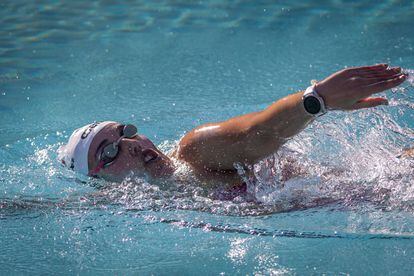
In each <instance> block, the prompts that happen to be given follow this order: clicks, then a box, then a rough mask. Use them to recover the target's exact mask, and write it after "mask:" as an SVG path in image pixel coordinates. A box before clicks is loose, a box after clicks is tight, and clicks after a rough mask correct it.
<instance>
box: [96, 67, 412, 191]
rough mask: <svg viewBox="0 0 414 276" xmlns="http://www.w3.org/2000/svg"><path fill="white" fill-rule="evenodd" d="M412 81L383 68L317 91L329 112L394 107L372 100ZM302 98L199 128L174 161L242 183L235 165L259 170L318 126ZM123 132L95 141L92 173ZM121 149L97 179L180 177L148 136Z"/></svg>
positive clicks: (107, 131)
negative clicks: (258, 166) (261, 163)
mask: <svg viewBox="0 0 414 276" xmlns="http://www.w3.org/2000/svg"><path fill="white" fill-rule="evenodd" d="M406 77H407V76H406V75H405V74H403V73H401V69H400V68H398V67H394V68H389V67H388V66H387V65H386V64H378V65H373V66H364V67H355V68H349V69H344V70H341V71H339V72H337V73H335V74H333V75H331V76H329V77H328V78H326V79H324V80H322V81H320V82H318V83H317V84H316V87H315V88H316V91H317V92H318V94H319V95H320V96H321V97H322V98H323V99H324V101H325V103H326V106H327V108H328V109H330V110H356V109H360V108H371V107H375V106H378V105H386V104H388V102H387V100H386V99H384V98H379V97H372V95H374V94H376V93H379V92H382V91H385V90H387V89H390V88H393V87H396V86H398V85H400V84H401V83H402V82H404V81H405V79H406ZM302 95H303V92H298V93H295V94H292V95H288V96H286V97H284V98H282V99H280V100H278V101H276V102H275V103H273V104H272V105H270V106H269V107H268V108H266V109H264V110H262V111H259V112H254V113H250V114H245V115H242V116H239V117H234V118H231V119H229V120H227V121H223V122H219V123H209V124H205V125H202V126H199V127H197V128H195V129H193V130H192V131H190V132H189V133H187V134H186V135H185V136H184V137H183V138H182V139H181V141H180V142H179V145H178V148H177V149H176V150H175V152H174V153H173V156H174V157H175V158H177V159H179V160H182V161H185V162H186V163H187V164H189V165H190V166H191V167H192V168H193V169H194V171H195V172H196V173H197V174H198V175H199V176H200V177H201V178H204V179H220V180H221V181H224V182H226V183H229V184H235V183H240V179H239V178H238V175H237V172H236V169H235V167H234V164H235V163H241V164H254V163H256V162H257V161H259V160H261V159H263V158H265V157H267V156H269V155H270V154H272V153H274V152H276V151H277V150H278V149H279V147H280V146H281V145H283V144H284V143H285V142H286V141H287V139H289V138H291V137H293V136H294V135H296V134H298V133H299V132H300V131H302V130H303V129H304V128H305V127H306V126H307V125H308V124H309V123H311V122H312V121H313V120H314V117H313V116H312V115H309V114H308V113H307V112H306V111H305V109H304V107H303V102H302ZM120 127H121V126H120V125H119V124H113V125H108V126H106V127H105V128H104V129H103V130H102V131H101V132H100V133H99V134H98V135H97V136H96V137H95V138H94V141H93V142H92V145H91V147H90V149H89V157H88V158H89V167H90V168H95V167H96V166H97V164H98V156H99V153H100V150H101V149H102V146H105V145H106V144H108V143H110V142H113V141H115V140H117V139H118V138H119V137H120ZM119 147H120V153H119V154H118V156H117V157H116V159H115V160H114V162H112V163H111V164H110V165H108V166H107V167H105V168H103V169H102V170H100V171H99V173H98V174H97V176H99V177H102V178H106V179H110V180H121V179H122V178H124V177H125V176H126V175H128V173H130V172H131V171H132V172H136V173H142V172H144V173H145V174H147V175H149V176H151V177H155V178H159V177H166V176H169V175H171V174H172V173H173V172H174V167H173V163H172V161H171V159H170V157H168V156H166V155H165V154H163V153H162V152H161V151H160V150H158V149H157V148H156V147H155V146H154V145H153V144H152V143H151V142H150V141H149V140H148V139H147V138H146V137H144V136H141V135H140V136H138V135H137V136H135V137H133V138H132V139H127V138H123V139H121V142H120V144H119Z"/></svg>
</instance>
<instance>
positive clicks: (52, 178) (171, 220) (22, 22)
mask: <svg viewBox="0 0 414 276" xmlns="http://www.w3.org/2000/svg"><path fill="white" fill-rule="evenodd" d="M0 6H1V9H0V15H1V17H0V22H1V24H0V117H1V121H0V274H2V275H3V274H4V275H6V274H25V273H32V274H117V275H118V274H121V275H127V274H144V275H145V274H160V275H167V274H168V275H171V274H180V275H181V274H184V275H190V274H207V275H217V274H221V275H233V274H257V275H260V274H266V275H273V274H288V275H291V274H299V275H301V274H323V273H325V274H334V275H338V274H354V275H355V274H356V275H378V274H396V275H403V274H411V273H412V271H413V269H414V265H413V261H414V216H413V212H414V180H413V168H414V160H413V159H410V158H396V156H397V155H399V154H400V153H401V151H402V149H403V148H405V147H410V146H413V144H414V143H413V141H414V139H413V138H414V132H413V130H412V129H413V128H414V120H413V114H414V113H413V108H414V105H413V97H412V92H413V90H412V86H410V84H409V83H407V84H405V85H404V87H406V89H405V90H404V89H398V90H395V91H394V92H391V91H390V92H388V93H387V97H388V98H389V100H390V106H387V107H380V108H376V109H373V110H365V111H358V112H352V113H342V112H335V113H334V112H332V113H330V114H328V115H326V116H324V117H323V118H320V119H318V121H317V122H315V123H314V124H312V125H311V126H310V127H308V128H307V129H306V130H305V131H304V132H303V133H302V134H301V135H299V136H298V137H296V138H295V139H292V140H291V141H289V142H288V143H287V144H286V146H285V147H284V149H283V150H282V151H281V152H279V153H277V154H275V156H274V157H273V160H276V162H275V164H274V165H271V162H267V163H261V164H258V165H257V166H255V171H256V178H257V179H256V180H257V181H256V182H255V183H256V184H254V185H253V184H251V186H250V189H251V191H252V193H253V195H254V197H255V202H256V203H254V202H250V201H246V200H243V199H237V200H234V201H231V202H230V201H219V200H211V199H209V198H208V197H206V196H205V194H204V193H203V191H201V190H200V189H199V188H197V187H193V186H192V185H182V184H180V183H175V182H174V181H172V182H171V183H169V185H168V186H167V187H165V186H162V187H159V186H158V185H156V183H151V182H147V181H145V180H144V179H138V182H139V184H136V183H135V184H134V183H132V182H131V181H125V182H124V183H122V184H115V183H105V182H103V181H97V180H90V179H85V178H82V177H80V176H78V175H76V174H74V173H73V172H71V171H68V170H66V169H64V168H63V167H61V166H60V165H59V163H58V162H57V161H56V149H57V148H58V147H59V145H61V144H63V143H64V142H65V141H66V139H67V137H68V135H70V133H71V131H72V130H73V129H75V128H77V127H79V126H81V125H84V124H86V123H89V122H91V121H94V120H108V119H109V120H117V121H122V122H130V123H134V124H136V125H137V126H138V129H139V131H140V132H141V133H143V134H145V135H147V136H148V137H150V138H151V139H153V141H154V142H155V143H156V144H157V145H159V146H160V147H161V148H163V149H165V150H170V149H171V148H173V147H174V145H175V143H176V142H177V141H178V140H179V138H180V137H181V136H182V135H183V134H184V133H185V132H186V131H187V130H190V129H191V128H193V127H195V126H197V125H199V124H201V123H205V122H211V121H218V120H224V119H226V118H229V117H231V116H235V115H238V114H242V113H247V112H252V111H257V110H260V109H262V108H264V107H266V106H268V105H269V104H270V103H272V102H273V101H275V100H277V99H278V98H280V97H282V96H284V95H287V94H289V93H292V92H295V91H297V90H300V89H304V88H306V87H307V86H308V84H309V81H310V80H312V79H322V78H324V77H326V76H328V75H329V74H331V73H333V72H335V71H337V70H339V69H342V68H343V67H346V66H357V65H364V64H373V63H379V62H388V63H390V64H391V65H395V66H402V67H403V68H405V69H407V70H412V69H413V68H414V65H413V64H414V50H413V49H414V27H413V26H414V6H413V3H412V1H383V2H382V3H380V4H378V3H377V1H364V2H363V3H362V2H360V1H340V0H337V1H331V2H329V1H304V2H303V3H302V2H299V1H278V2H277V3H272V2H271V1H254V2H253V1H252V2H248V1H228V2H222V1H156V2H152V1H138V2H136V3H134V4H132V3H129V2H122V3H118V2H116V1H103V0H102V1H89V2H85V1H66V2H64V3H57V2H55V1H39V2H37V3H29V2H27V1H3V2H2V3H0ZM411 82H412V79H411ZM288 158H294V159H295V160H297V162H300V163H301V164H302V166H303V167H304V168H306V171H307V175H306V176H304V177H301V178H297V179H295V180H294V181H290V182H287V183H280V181H278V180H277V179H272V178H269V177H268V174H267V172H268V171H269V170H271V169H273V170H276V171H277V170H278V169H279V168H280V166H282V165H283V162H284V160H287V159H288ZM269 164H270V165H269ZM333 171H336V172H339V173H337V174H333V173H332V172H333ZM323 175H328V176H329V177H327V178H325V179H324V180H323V181H322V178H321V176H323ZM190 184H191V183H190Z"/></svg>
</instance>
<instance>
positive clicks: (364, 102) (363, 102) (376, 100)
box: [352, 98, 388, 109]
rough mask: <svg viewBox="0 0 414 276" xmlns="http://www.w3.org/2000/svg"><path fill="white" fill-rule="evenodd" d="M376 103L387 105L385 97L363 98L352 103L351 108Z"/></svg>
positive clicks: (368, 106) (370, 105) (373, 105)
mask: <svg viewBox="0 0 414 276" xmlns="http://www.w3.org/2000/svg"><path fill="white" fill-rule="evenodd" d="M378 105H388V100H387V99H385V98H364V99H361V100H359V101H357V102H356V103H355V104H353V105H352V109H361V108H370V107H375V106H378Z"/></svg>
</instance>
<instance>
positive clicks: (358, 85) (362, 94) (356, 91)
mask: <svg viewBox="0 0 414 276" xmlns="http://www.w3.org/2000/svg"><path fill="white" fill-rule="evenodd" d="M406 78H407V75H406V74H403V73H401V68H400V67H392V68H390V67H388V65H387V64H378V65H373V66H363V67H354V68H348V69H344V70H341V71H339V72H336V73H335V74H333V75H331V76H329V77H327V78H326V79H324V80H323V81H321V82H318V83H317V84H316V86H315V90H316V91H317V92H318V94H319V95H320V96H321V97H322V98H323V99H324V101H325V104H326V107H327V108H328V109H339V110H354V109H360V108H368V107H374V106H377V105H387V104H388V101H387V99H385V98H380V97H371V95H373V94H375V93H379V92H382V91H384V90H387V89H390V88H393V87H396V86H398V85H400V84H401V83H403V82H404V81H405V80H406Z"/></svg>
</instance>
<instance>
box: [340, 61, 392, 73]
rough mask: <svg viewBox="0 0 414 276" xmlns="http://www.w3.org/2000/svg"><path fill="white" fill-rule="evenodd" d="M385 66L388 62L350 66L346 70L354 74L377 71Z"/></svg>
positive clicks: (382, 69)
mask: <svg viewBox="0 0 414 276" xmlns="http://www.w3.org/2000/svg"><path fill="white" fill-rule="evenodd" d="M387 68H388V64H386V63H381V64H375V65H370V66H360V67H351V68H348V69H347V70H348V71H349V72H351V73H354V74H360V73H366V72H371V71H378V70H380V71H384V70H386V69H387Z"/></svg>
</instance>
